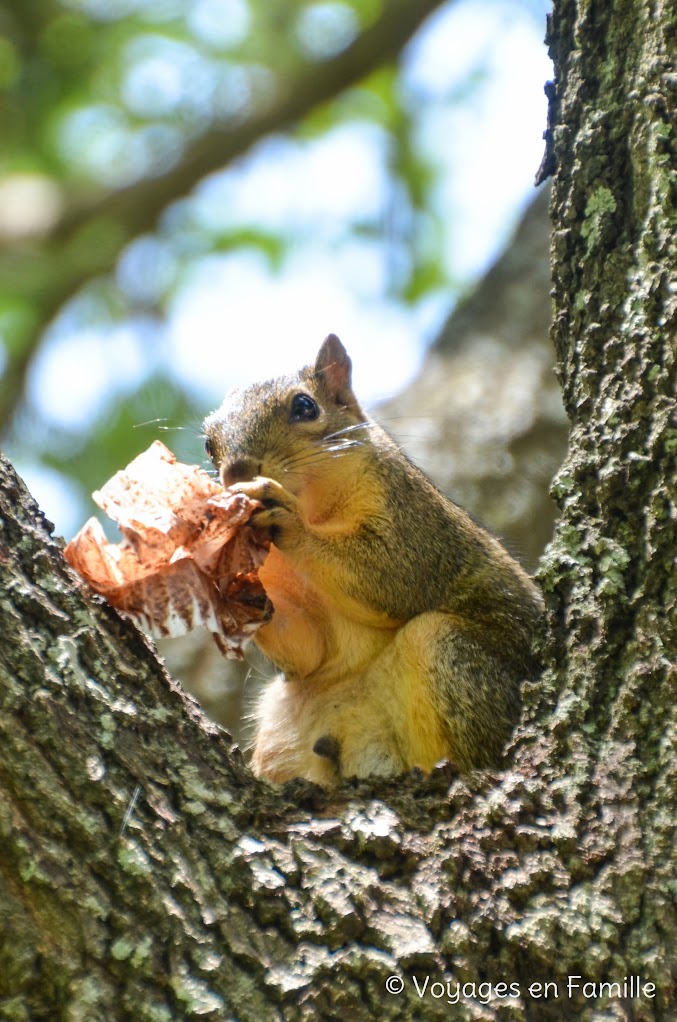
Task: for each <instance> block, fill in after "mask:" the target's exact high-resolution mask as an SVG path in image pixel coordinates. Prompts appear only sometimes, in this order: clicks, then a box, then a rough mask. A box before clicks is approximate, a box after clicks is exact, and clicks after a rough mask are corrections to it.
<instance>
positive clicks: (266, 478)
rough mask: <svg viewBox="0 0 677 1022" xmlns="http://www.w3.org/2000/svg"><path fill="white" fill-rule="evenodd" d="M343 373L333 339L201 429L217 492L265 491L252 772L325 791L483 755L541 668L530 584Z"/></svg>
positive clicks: (496, 745)
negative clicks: (269, 611) (268, 541)
mask: <svg viewBox="0 0 677 1022" xmlns="http://www.w3.org/2000/svg"><path fill="white" fill-rule="evenodd" d="M350 372H351V364H350V359H349V358H348V356H347V354H346V352H345V349H344V348H343V345H342V344H341V342H340V341H339V340H338V338H337V337H334V336H333V335H330V336H329V337H328V338H327V339H326V341H325V342H324V344H323V345H322V347H321V349H320V352H319V354H318V356H317V360H316V363H315V365H314V366H312V367H306V368H304V369H302V370H301V371H300V372H299V373H298V374H296V375H295V376H292V377H285V378H281V379H276V380H270V381H268V382H267V383H262V384H258V385H255V386H253V387H250V388H248V389H247V390H245V391H243V392H239V393H235V394H233V395H231V396H230V397H229V398H227V399H226V401H225V402H224V404H223V405H222V407H221V408H220V409H219V410H218V411H217V412H215V413H214V414H213V415H211V416H210V417H209V418H208V419H207V421H206V423H205V433H206V436H207V438H208V444H209V449H210V451H211V453H212V456H213V458H214V461H215V463H216V464H217V465H218V467H219V469H220V472H221V478H222V480H223V483H224V485H225V486H230V487H231V488H232V489H234V490H238V491H241V492H244V493H247V494H248V495H249V496H250V497H253V498H256V499H258V500H260V501H262V503H263V504H264V509H263V510H262V511H259V512H258V514H257V519H256V521H257V524H260V525H267V526H270V528H271V531H272V536H273V546H272V547H271V552H270V554H269V556H268V559H267V560H266V562H265V564H264V565H263V567H262V568H261V570H260V576H261V581H262V582H263V585H264V586H265V588H266V590H267V592H268V595H269V596H270V598H271V600H272V602H273V606H274V608H275V611H274V614H273V617H272V620H271V621H270V623H269V624H267V625H265V626H264V627H263V628H261V629H260V630H259V631H258V633H257V636H256V642H257V643H258V645H259V646H260V647H261V649H262V650H263V651H264V653H266V654H267V655H268V656H269V657H270V659H271V660H272V661H273V663H274V664H276V665H277V666H278V667H279V668H280V669H281V670H282V672H283V674H284V677H281V678H278V679H276V680H274V681H273V682H272V683H271V684H270V685H269V686H268V687H267V689H266V691H265V693H264V695H263V698H262V701H261V704H260V708H259V714H258V732H257V737H256V745H255V750H254V758H253V765H254V770H255V771H256V772H257V773H258V774H261V775H263V776H265V777H267V778H269V779H271V780H274V781H284V780H288V779H290V778H292V777H297V776H302V777H307V778H309V779H310V780H314V781H317V782H319V783H323V784H327V783H332V782H334V781H335V780H336V778H337V776H350V775H357V776H367V775H369V774H381V775H392V774H396V773H400V772H402V771H404V770H407V769H410V768H412V767H420V768H421V769H423V770H429V769H431V768H432V766H433V765H434V764H435V763H436V762H437V761H438V760H441V759H450V760H452V761H453V762H454V763H455V764H456V765H457V766H458V768H459V769H461V770H468V769H471V768H473V767H484V766H489V765H493V764H496V763H497V762H498V761H499V760H500V757H501V754H502V751H503V748H504V746H505V743H506V741H507V739H508V738H509V736H510V733H511V731H512V728H513V726H514V724H515V722H516V721H517V718H518V714H519V706H520V682H521V680H522V679H524V678H526V677H530V676H533V674H534V672H535V669H536V665H535V663H534V660H533V658H532V655H531V652H530V646H531V639H532V634H533V631H534V628H535V625H536V622H537V619H538V617H539V615H540V612H541V597H540V593H539V591H538V589H537V588H536V586H535V585H534V583H533V582H532V581H531V579H530V578H529V577H528V575H527V574H526V573H525V572H524V571H523V569H522V568H521V567H520V566H519V565H518V564H517V562H516V561H515V560H513V558H512V557H510V555H509V554H508V553H507V551H506V550H505V549H504V548H503V547H502V546H501V544H500V543H499V542H498V541H497V540H496V539H494V538H493V537H492V536H490V535H489V534H488V533H487V532H485V531H484V529H482V528H481V527H480V526H478V525H476V524H475V523H474V522H473V521H472V519H471V518H470V517H469V515H467V514H466V512H465V511H463V510H462V508H460V507H458V506H457V505H456V504H454V503H452V502H451V501H450V500H448V499H447V498H446V497H444V496H443V495H442V494H441V493H440V492H439V491H438V490H437V489H436V488H435V487H434V486H433V484H432V483H431V482H430V481H429V480H428V479H427V478H426V476H425V475H424V474H423V473H422V472H421V471H420V470H419V469H418V468H416V467H415V466H414V465H413V464H412V463H411V462H410V461H409V460H408V459H407V457H406V456H405V455H404V454H403V452H402V451H401V450H400V449H399V448H398V447H397V445H396V444H395V443H394V441H393V440H392V439H391V438H390V437H389V436H388V434H387V433H386V432H385V431H384V430H383V429H381V427H380V426H378V425H376V424H375V423H374V422H372V421H371V420H370V419H368V418H367V416H366V415H365V414H364V412H363V411H362V409H361V408H360V406H359V404H358V403H357V400H356V398H355V395H354V394H353V391H352V388H351V382H350ZM300 395H305V396H306V397H307V398H308V399H310V404H308V402H307V401H306V400H305V399H304V398H302V397H300ZM313 406H314V407H313ZM313 416H314V417H313Z"/></svg>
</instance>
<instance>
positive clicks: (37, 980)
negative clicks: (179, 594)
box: [0, 0, 677, 1022]
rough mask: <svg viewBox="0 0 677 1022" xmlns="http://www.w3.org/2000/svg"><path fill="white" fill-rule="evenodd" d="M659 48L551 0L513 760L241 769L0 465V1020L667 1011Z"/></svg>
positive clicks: (667, 454)
mask: <svg viewBox="0 0 677 1022" xmlns="http://www.w3.org/2000/svg"><path fill="white" fill-rule="evenodd" d="M675 39H677V10H676V9H675V7H674V5H669V4H668V3H661V2H660V0H655V2H654V3H653V5H648V4H645V3H643V2H641V0H609V2H605V3H601V2H599V0H592V2H591V0H579V2H578V3H577V2H575V0H559V2H556V4H555V12H554V16H553V21H552V24H551V28H550V42H551V49H552V52H553V55H554V59H555V71H556V78H557V81H556V90H555V92H554V93H553V94H552V99H551V136H550V143H549V144H550V153H549V155H550V158H551V162H553V161H554V163H555V165H556V167H557V170H556V174H555V182H554V192H553V199H552V213H553V220H554V228H555V232H554V239H553V260H554V296H555V310H554V327H553V337H554V341H555V347H556V352H557V357H558V365H559V373H560V378H561V382H562V388H563V393H564V400H565V406H566V409H567V412H568V415H569V418H570V423H571V440H570V448H569V454H568V456H567V459H566V462H565V464H564V466H563V468H562V469H561V471H560V473H559V475H558V478H557V481H556V484H555V488H554V489H555V494H556V496H557V499H558V502H559V504H560V508H561V512H562V517H561V520H560V523H559V525H558V526H557V530H556V535H555V538H554V540H553V542H552V544H551V545H550V547H549V550H548V552H547V554H546V556H545V558H544V560H543V563H542V567H541V571H540V577H541V580H542V583H543V587H544V590H545V592H546V597H547V601H548V621H547V626H548V627H547V634H546V635H545V636H544V637H543V639H542V651H543V656H544V660H545V665H546V668H545V672H544V675H543V677H542V678H541V679H540V680H539V681H538V682H534V683H532V684H530V685H529V686H528V688H527V689H526V691H525V709H524V717H523V722H522V724H521V726H520V728H519V729H518V732H517V735H516V739H515V743H514V747H513V757H512V763H511V766H510V768H509V769H506V770H505V771H503V772H501V773H500V774H496V775H492V776H487V775H484V776H481V777H470V778H465V779H459V778H455V777H453V776H452V774H451V772H450V770H449V768H446V767H444V768H439V769H438V770H436V771H435V772H434V773H433V774H432V776H431V777H430V778H420V777H416V776H412V777H410V778H407V779H404V780H402V779H400V780H398V781H396V782H391V783H384V782H382V781H379V782H378V783H377V782H374V783H373V784H372V783H366V782H365V783H361V784H356V783H354V784H351V783H347V784H345V785H344V786H343V787H342V788H340V789H339V790H338V791H334V792H331V793H325V792H322V791H320V790H319V789H317V788H313V787H312V786H310V785H308V784H305V783H302V782H294V783H292V784H290V785H287V786H285V787H284V788H283V789H281V790H274V789H272V788H269V787H267V786H266V785H264V784H262V783H260V782H258V781H256V780H255V779H254V778H253V777H252V776H251V774H250V773H249V771H248V769H247V767H246V765H245V763H244V762H243V760H242V758H241V756H240V755H239V753H238V752H237V751H236V750H234V749H233V747H232V745H231V743H230V742H229V741H228V739H227V737H226V736H225V735H224V733H223V732H221V731H219V730H218V729H217V728H216V727H215V726H214V725H211V724H209V723H208V722H207V721H206V720H205V718H204V717H203V716H202V714H201V712H200V711H199V710H198V709H197V707H196V706H195V705H194V704H193V703H192V702H191V701H190V700H189V699H187V698H186V697H185V696H184V695H183V694H182V693H181V692H180V691H179V689H178V687H177V686H176V685H175V684H174V683H172V682H171V680H170V679H169V678H168V677H167V676H166V675H165V674H164V672H163V670H162V668H161V667H160V666H159V665H158V664H157V662H156V661H155V660H154V658H153V656H152V652H151V650H150V648H149V647H148V645H147V643H146V642H145V640H144V639H143V638H142V636H141V635H140V634H139V633H138V631H137V630H136V629H135V628H134V627H133V626H132V625H130V624H128V623H126V622H123V621H121V619H120V618H119V617H118V616H117V614H116V613H115V612H114V611H112V610H111V609H109V608H108V607H106V606H105V605H103V604H102V603H101V602H100V601H99V600H98V599H97V598H95V597H93V596H91V595H90V594H89V593H87V592H85V591H84V590H83V589H82V588H81V587H80V585H79V584H78V583H77V582H76V581H75V580H74V579H73V576H72V575H71V573H70V572H69V570H68V569H67V568H66V566H65V564H64V563H63V559H62V557H61V552H60V549H59V547H58V546H57V545H56V544H55V543H54V542H53V541H51V540H50V539H49V538H48V536H47V532H46V528H45V524H44V522H43V520H42V518H41V516H40V514H39V513H38V512H37V511H36V509H35V506H34V505H33V504H32V502H31V501H30V500H29V498H28V497H27V496H26V495H25V493H24V491H23V489H22V488H21V486H20V484H19V483H18V482H17V480H16V478H15V477H14V476H13V474H12V472H11V470H10V469H9V468H8V467H7V466H3V469H2V474H1V475H0V495H1V496H0V500H1V502H2V519H1V524H2V535H1V544H0V573H1V582H0V594H2V595H1V596H0V605H1V607H2V643H1V645H0V701H1V711H2V712H1V715H0V729H1V731H2V741H3V753H4V755H3V758H2V763H1V765H0V841H1V846H0V847H1V849H2V852H1V855H0V913H2V931H1V932H2V935H3V937H4V940H3V942H2V945H1V946H0V1017H2V1018H5V1019H11V1020H29V1019H30V1020H43V1019H44V1020H48V1019H49V1020H50V1022H55V1020H68V1022H74V1020H78V1022H94V1020H100V1019H106V1020H111V1019H116V1020H117V1019H120V1020H126V1019H130V1020H131V1019H134V1020H135V1022H145V1020H149V1022H166V1020H174V1019H192V1018H197V1017H200V1018H209V1019H214V1020H219V1022H221V1020H235V1019H237V1020H238V1022H250V1020H251V1022H268V1020H275V1022H277V1020H280V1019H285V1020H286V1019H288V1020H290V1022H297V1020H298V1022H301V1020H303V1022H310V1020H313V1022H314V1020H317V1019H327V1020H330V1019H332V1020H334V1019H341V1020H344V1019H345V1020H346V1022H347V1020H351V1022H352V1020H356V1022H360V1020H363V1019H364V1020H366V1019H373V1018H375V1017H377V1016H378V1017H379V1018H382V1019H384V1020H385V1019H421V1020H435V1022H436V1020H442V1019H445V1020H446V1019H450V1018H453V1019H454V1020H456V1019H459V1020H461V1022H463V1020H466V1019H467V1020H470V1019H486V1020H491V1019H500V1020H504V1019H505V1020H508V1019H510V1020H534V1022H541V1020H549V1019H562V1020H565V1019H566V1020H571V1019H573V1018H577V1019H582V1020H585V1022H603V1020H604V1022H609V1020H622V1019H633V1020H637V1022H648V1020H654V1019H655V1020H666V1022H667V1020H670V1019H671V1018H673V1017H674V1014H673V1007H672V1005H673V1002H674V995H675V990H674V987H675V976H676V975H677V961H676V958H675V951H674V948H675V947H676V946H677V912H676V910H675V879H674V878H675V875H676V866H677V861H676V860H677V851H676V849H675V842H674V832H675V809H674V806H675V804H676V796H677V766H676V759H675V754H674V745H675V737H676V733H677V728H676V719H675V718H676V711H675V704H676V700H675V681H676V677H675V671H674V667H673V666H672V665H673V661H674V655H675V626H674V620H675V576H674V568H673V564H672V558H673V556H674V549H675V536H674V531H675V530H674V521H675V513H674V504H673V503H672V501H673V499H674V490H673V489H672V487H674V479H675V449H676V447H677V443H676V436H675V431H674V412H675V398H674V394H675V366H674V359H675V350H674V337H675V325H676V319H677V310H676V304H677V286H676V284H677V280H676V278H677V273H676V269H677V258H676V252H675V237H674V224H675V188H674V181H675V169H676V167H675V162H676V161H675V147H674V124H675V123H676V116H675V114H676V109H675V107H676V105H677V104H676V103H675V87H674V71H673V61H672V56H673V55H674V45H675ZM671 416H672V419H671ZM389 977H395V979H394V980H393V981H392V982H391V983H390V987H387V986H386V983H387V981H388V978H389ZM426 977H430V978H429V980H428V981H426ZM439 982H442V983H448V984H449V986H448V987H445V986H432V985H431V984H433V983H439ZM501 983H502V984H505V987H500V986H499V984H501ZM539 983H540V984H542V986H541V987H540V989H539V988H538V987H537V986H536V984H539ZM546 983H547V984H551V986H549V987H548V988H547V989H546V988H545V987H544V986H543V984H546ZM604 983H614V984H618V987H617V988H616V987H614V988H612V989H611V991H610V993H611V996H606V994H607V993H608V992H609V991H608V990H606V989H605V988H602V987H601V986H600V985H601V984H604ZM400 984H401V986H400ZM457 984H461V989H459V988H458V987H457ZM464 984H465V986H463V985H464ZM584 984H588V986H587V987H586V986H584ZM509 993H510V994H512V996H511V997H509V998H508V997H506V994H509Z"/></svg>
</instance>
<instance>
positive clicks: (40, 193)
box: [0, 0, 526, 497]
mask: <svg viewBox="0 0 677 1022" xmlns="http://www.w3.org/2000/svg"><path fill="white" fill-rule="evenodd" d="M514 2H515V3H519V2H520V0H514ZM522 2H526V0H522ZM440 3H441V0H387V2H386V0H327V2H310V0H285V2H284V3H275V2H273V3H271V2H270V0H60V2H58V0H20V2H17V0H0V125H1V126H2V127H1V131H2V146H1V148H0V345H1V347H0V370H1V371H2V378H1V379H0V429H1V430H2V433H3V442H4V443H6V444H7V445H8V447H9V450H10V453H11V454H13V455H14V456H15V457H16V458H17V459H18V460H19V462H20V463H21V462H23V463H25V464H28V463H33V464H39V465H42V466H44V467H45V468H48V469H51V470H54V471H56V472H59V473H61V474H63V475H64V476H66V477H68V478H69V479H70V480H71V481H72V482H73V483H74V484H75V487H76V489H77V490H78V491H79V492H80V493H81V494H82V495H83V497H84V495H86V494H88V493H89V492H90V491H91V490H92V489H93V488H94V487H96V486H98V485H100V484H101V483H102V482H103V481H104V480H105V479H106V478H107V476H108V475H109V474H110V473H111V472H112V471H114V470H115V469H116V468H117V467H119V466H121V465H123V464H125V463H126V462H127V461H128V460H129V458H130V457H131V456H133V455H134V454H135V453H137V452H138V450H139V449H141V448H142V447H145V446H146V445H147V443H148V442H150V440H151V439H152V438H153V437H152V436H148V435H147V431H146V430H143V429H141V430H139V429H138V428H136V427H138V426H139V424H140V423H143V422H146V421H147V420H148V419H149V418H150V417H151V416H152V415H157V416H158V417H160V418H162V419H163V420H165V421H166V422H167V423H168V424H169V425H179V424H181V423H183V424H184V425H185V424H186V423H189V422H196V420H197V418H198V416H199V414H200V413H201V412H204V411H205V409H204V408H201V409H197V410H196V409H195V407H194V406H195V395H194V394H192V393H190V392H188V391H187V390H186V388H185V387H183V386H182V382H181V381H180V380H178V379H177V378H176V376H175V375H173V374H172V372H171V367H168V366H167V365H166V359H165V358H164V357H163V350H162V347H163V344H162V324H163V323H164V322H165V321H166V318H167V316H168V311H169V308H170V305H171V302H172V300H173V299H174V298H175V296H176V295H177V293H179V292H180V290H181V288H182V287H183V286H184V285H185V283H186V280H187V278H188V277H189V276H190V274H191V272H192V268H193V267H194V266H195V264H196V262H199V261H200V260H201V259H207V258H209V257H211V256H213V255H214V254H215V253H227V252H232V251H235V250H237V251H242V250H243V249H249V250H252V251H255V252H258V253H260V254H261V256H262V257H263V258H264V259H265V260H266V262H267V264H268V265H269V266H270V268H271V269H272V270H273V271H276V270H279V269H280V268H281V267H282V266H283V265H284V263H285V260H286V259H287V258H288V257H289V255H290V253H293V252H294V250H295V247H297V246H298V244H299V243H300V242H301V241H302V240H303V238H304V237H308V236H311V235H312V234H313V232H314V231H315V230H316V229H317V225H316V224H315V223H314V222H313V219H312V217H311V218H309V219H308V220H307V221H306V220H304V219H303V218H301V220H300V221H299V222H290V223H280V224H279V225H273V226H271V224H270V223H268V222H265V221H261V222H259V221H257V219H256V217H255V216H254V215H252V214H251V212H250V213H246V212H245V213H244V214H243V215H241V216H239V217H238V216H237V215H228V210H226V211H225V212H224V210H223V209H222V208H221V207H219V203H218V201H215V199H214V195H213V194H212V193H210V199H209V201H206V200H205V198H204V195H203V194H201V190H200V188H199V187H198V185H199V184H200V181H201V180H202V179H203V178H204V177H205V175H207V174H209V173H213V172H217V171H219V170H220V169H221V168H222V167H225V166H227V165H228V164H229V163H231V162H232V161H233V160H236V159H237V158H238V157H239V156H241V154H243V153H245V152H247V151H248V150H249V149H250V148H251V146H253V145H256V143H257V142H259V141H260V140H262V139H265V138H266V137H268V138H270V137H271V136H272V138H273V139H275V138H276V137H277V138H280V137H282V136H284V137H285V138H287V139H291V140H292V141H293V143H294V145H298V146H301V147H303V146H306V147H309V151H310V147H312V146H313V144H314V143H315V142H316V141H317V140H322V139H326V138H328V137H330V136H331V135H332V133H334V132H337V131H340V129H341V128H342V127H343V126H345V125H355V124H361V125H365V126H367V127H368V130H369V131H371V132H372V133H376V136H377V138H378V143H379V146H380V150H381V152H382V154H383V169H384V173H385V182H386V183H385V193H386V194H385V195H384V196H383V202H382V203H380V204H378V206H375V207H374V209H373V210H371V211H366V212H365V211H364V210H356V211H355V213H354V214H353V215H352V216H350V215H349V216H347V217H346V219H345V222H344V223H343V224H342V226H341V231H342V237H343V238H346V237H348V238H349V237H354V238H355V239H363V240H364V239H368V240H369V239H372V240H374V241H375V242H377V243H378V244H381V245H384V246H385V250H386V252H387V253H389V255H387V256H386V261H387V265H388V273H387V280H386V288H387V290H388V291H389V292H390V293H392V294H393V295H396V296H397V297H398V299H399V300H401V301H403V302H410V303H411V302H417V301H420V300H421V299H424V298H425V297H426V295H429V294H432V293H434V292H436V291H438V290H439V289H440V288H442V287H444V286H447V285H448V284H449V280H448V278H447V275H446V273H445V271H444V269H443V266H444V262H443V259H442V258H441V254H440V253H441V247H442V243H443V234H444V232H443V229H442V227H441V226H440V225H439V224H437V223H435V222H434V220H433V219H432V218H431V216H430V214H429V208H430V195H431V191H432V189H433V188H434V187H435V185H436V182H437V175H438V168H436V167H435V166H434V165H433V164H432V163H431V160H430V157H429V156H428V155H427V154H426V152H425V151H424V149H423V147H422V146H421V145H420V142H419V140H418V139H417V134H416V119H417V100H416V97H413V96H412V95H411V94H409V93H408V92H407V88H406V84H405V82H404V80H403V75H402V69H401V61H400V59H399V56H400V53H401V51H402V49H403V47H404V45H405V44H406V42H407V41H408V39H409V38H410V37H411V36H412V35H413V33H414V32H415V30H416V28H417V27H418V25H419V24H420V23H421V22H423V20H424V19H425V17H426V15H427V14H429V13H430V12H431V11H433V10H434V9H435V8H436V7H437V6H439V5H440ZM221 205H222V206H223V203H222V204H221ZM121 325H126V327H127V328H128V329H129V330H131V331H135V336H136V345H137V348H138V351H137V354H136V356H135V357H136V358H137V360H138V361H139V365H138V366H137V370H136V375H133V374H131V370H130V378H129V379H127V378H126V377H125V374H124V373H121V368H120V365H119V361H120V359H121V358H123V357H124V356H119V355H118V351H119V350H122V349H120V348H119V334H118V333H117V331H118V330H119V328H120V327H121ZM78 331H80V333H82V332H83V331H85V332H86V331H90V332H91V333H92V334H93V335H94V334H95V335H96V336H97V338H98V343H99V346H100V349H101V352H102V359H103V360H104V361H106V360H108V361H109V363H110V367H111V372H110V378H111V380H110V387H109V389H108V391H107V392H105V397H104V400H103V402H102V403H101V405H100V406H99V407H97V408H96V409H94V410H92V412H91V414H90V415H89V417H88V418H87V417H85V416H84V413H83V416H81V417H80V418H79V419H77V424H76V425H74V426H73V427H72V428H65V429H62V428H61V427H59V426H55V425H54V424H53V422H51V421H50V419H49V417H48V416H46V413H45V411H44V409H43V408H42V407H40V406H38V404H37V403H36V400H35V398H34V397H33V398H32V397H31V391H30V387H29V384H30V380H31V379H32V374H34V373H35V371H36V370H35V366H36V362H37V361H38V357H39V356H40V357H42V355H41V352H44V351H45V350H47V351H48V350H49V347H50V345H52V346H54V345H58V344H59V343H61V342H62V341H63V339H64V338H66V337H68V336H69V335H71V334H73V335H75V334H77V333H78ZM47 371H48V370H44V371H43V372H47ZM132 375H133V379H132ZM60 385H61V386H63V384H60ZM104 391H105V388H104ZM66 400H67V397H66ZM76 418H77V417H76ZM85 420H86V421H85ZM196 432H199V428H196ZM198 445H199V441H197V442H196V444H195V445H194V446H193V447H192V452H188V453H187V455H186V456H187V457H188V458H189V460H193V459H194V458H195V456H196V454H197V452H198V451H199V446H198ZM174 446H176V445H174Z"/></svg>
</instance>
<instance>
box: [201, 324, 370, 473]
mask: <svg viewBox="0 0 677 1022" xmlns="http://www.w3.org/2000/svg"><path fill="white" fill-rule="evenodd" d="M366 422H367V418H366V416H365V415H364V413H363V411H362V409H361V408H360V406H359V404H358V403H357V399H356V398H355V395H354V394H353V391H352V386H351V362H350V359H349V357H348V354H347V352H346V350H345V348H344V347H343V345H342V344H341V342H340V340H339V339H338V337H336V336H335V335H334V334H330V335H329V336H328V337H327V338H326V340H325V341H324V342H323V344H322V347H321V348H320V350H319V352H318V355H317V358H316V360H315V365H313V366H306V367H305V368H303V369H301V370H300V371H299V372H298V373H296V374H295V375H294V376H284V377H280V378H278V379H275V380H268V381H266V382H265V383H257V384H254V385H253V386H251V387H247V388H246V390H235V391H232V392H231V393H230V394H228V395H227V396H226V398H225V400H224V402H223V404H222V405H221V407H220V408H219V409H217V411H215V412H213V413H212V415H210V416H209V417H208V418H207V419H206V420H205V423H204V434H205V441H206V442H205V448H206V451H207V454H208V456H209V457H210V458H211V459H212V461H213V462H214V464H215V465H216V466H217V468H218V469H219V473H220V476H221V481H222V482H223V485H224V486H230V485H231V484H232V483H236V482H243V481H245V480H248V479H253V478H254V477H255V476H267V477H269V478H271V479H276V480H277V481H278V482H280V483H281V484H282V485H283V486H285V487H286V488H287V489H289V490H290V491H291V492H298V491H299V490H300V489H302V488H303V485H304V483H305V482H306V481H307V480H308V479H312V478H314V477H316V476H317V475H318V474H319V473H321V472H322V470H323V468H326V467H328V464H329V461H330V460H334V459H336V458H339V457H341V456H343V455H345V454H347V453H348V452H349V451H350V450H351V449H352V448H354V447H358V446H361V442H362V440H363V436H362V433H363V432H364V430H362V429H360V424H361V423H366Z"/></svg>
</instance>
